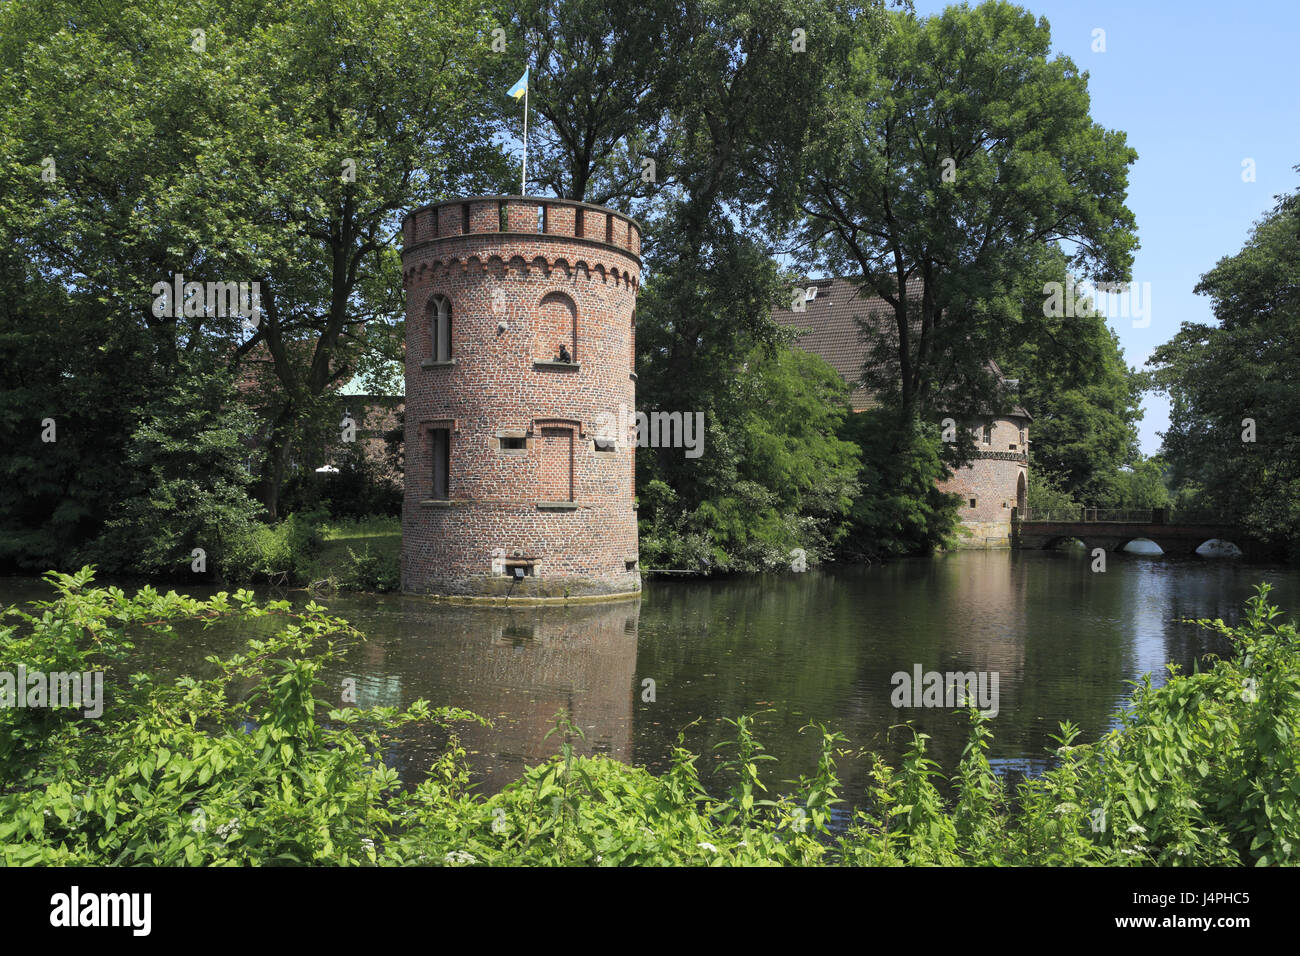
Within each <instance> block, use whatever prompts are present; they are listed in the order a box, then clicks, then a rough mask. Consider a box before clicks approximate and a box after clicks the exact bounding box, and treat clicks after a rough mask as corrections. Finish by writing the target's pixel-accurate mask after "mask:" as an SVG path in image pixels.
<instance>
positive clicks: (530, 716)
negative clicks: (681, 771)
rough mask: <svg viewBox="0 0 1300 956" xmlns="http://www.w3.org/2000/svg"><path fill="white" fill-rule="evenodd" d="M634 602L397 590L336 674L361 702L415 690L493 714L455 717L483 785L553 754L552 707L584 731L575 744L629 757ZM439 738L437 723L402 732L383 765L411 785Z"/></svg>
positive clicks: (407, 698)
mask: <svg viewBox="0 0 1300 956" xmlns="http://www.w3.org/2000/svg"><path fill="white" fill-rule="evenodd" d="M640 608H641V602H640V600H632V601H620V602H614V603H607V604H585V605H571V606H560V607H543V606H521V607H514V608H494V607H459V606H455V605H433V604H429V603H427V602H425V601H423V600H422V599H420V598H406V599H403V600H402V601H401V603H400V606H399V607H397V608H395V609H394V610H395V611H396V613H394V614H393V615H392V616H391V617H388V616H387V615H385V617H388V619H387V620H386V621H385V622H384V624H385V626H383V627H377V628H371V629H370V630H369V634H370V635H371V636H370V638H369V640H367V641H366V643H365V644H363V645H362V646H360V647H358V648H356V649H355V650H354V651H353V652H352V653H351V654H349V655H348V663H347V665H346V667H345V669H344V670H343V671H342V672H341V673H340V676H341V677H343V678H348V677H351V678H355V680H356V697H357V699H356V706H358V707H374V706H391V707H403V706H406V705H408V704H409V703H410V702H411V701H414V700H418V699H420V698H424V699H426V700H428V701H430V703H432V704H433V706H435V707H443V706H446V707H461V708H464V709H465V710H470V711H473V712H474V713H476V714H478V715H479V716H481V717H486V718H488V719H490V720H491V721H492V726H491V727H484V726H481V725H478V724H474V723H468V722H463V723H462V722H457V723H456V724H454V725H453V730H454V732H455V733H456V734H457V735H458V736H459V738H460V740H461V743H462V744H463V745H464V747H465V750H466V751H467V753H468V756H469V765H470V768H471V770H472V771H473V782H474V783H476V784H477V785H478V787H479V792H482V793H494V792H496V791H497V790H499V789H501V788H502V787H503V786H505V785H506V784H508V783H510V782H511V781H513V780H515V779H517V778H518V776H519V775H520V774H521V773H522V772H523V770H524V768H525V767H527V766H530V765H533V764H537V763H540V762H542V761H543V760H545V759H547V758H548V757H550V756H552V755H554V754H556V753H558V752H559V749H560V744H561V738H560V736H559V735H558V734H556V735H552V736H551V737H550V738H549V739H548V738H547V736H546V735H547V733H548V732H549V731H551V730H552V729H553V728H554V727H555V715H556V713H557V712H558V711H565V712H567V713H568V714H569V715H570V717H571V719H572V720H573V723H574V724H576V725H577V726H578V727H579V728H580V729H581V730H582V732H583V734H584V735H585V736H584V738H583V739H577V740H574V741H573V743H574V751H575V753H579V754H584V755H604V756H609V757H611V758H613V759H615V760H619V761H622V762H624V763H630V762H631V759H632V709H633V701H634V698H635V695H636V687H635V686H634V685H635V680H634V678H635V671H636V654H637V626H638V620H639V616H640ZM446 740H447V733H446V732H443V731H440V730H439V729H438V728H436V727H434V728H432V729H430V728H428V727H422V728H420V729H418V730H413V731H411V732H407V733H403V735H402V737H401V738H400V739H399V740H395V741H394V742H393V745H392V746H391V747H390V748H388V749H387V751H386V759H387V762H388V763H389V764H390V765H391V766H393V767H394V768H395V769H397V770H398V771H399V772H400V774H401V777H402V780H403V781H404V782H405V783H407V784H415V783H418V782H419V781H420V780H422V779H424V775H425V773H426V772H427V770H428V768H429V767H430V766H431V765H432V764H433V762H434V761H435V760H436V759H437V757H438V756H439V754H440V753H442V750H443V747H444V746H445V743H446Z"/></svg>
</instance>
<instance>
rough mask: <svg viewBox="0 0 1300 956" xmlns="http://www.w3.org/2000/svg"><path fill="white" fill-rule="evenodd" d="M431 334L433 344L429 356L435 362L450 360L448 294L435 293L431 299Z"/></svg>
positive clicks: (449, 305)
mask: <svg viewBox="0 0 1300 956" xmlns="http://www.w3.org/2000/svg"><path fill="white" fill-rule="evenodd" d="M429 335H430V340H431V344H432V348H431V349H430V353H429V357H430V358H431V359H432V360H433V361H435V362H450V361H451V302H450V300H448V299H447V297H446V296H441V295H435V296H434V297H433V298H432V299H431V300H430V301H429Z"/></svg>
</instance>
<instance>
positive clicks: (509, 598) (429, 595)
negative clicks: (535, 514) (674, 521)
mask: <svg viewBox="0 0 1300 956" xmlns="http://www.w3.org/2000/svg"><path fill="white" fill-rule="evenodd" d="M485 580H488V581H491V582H492V585H493V586H491V587H485V588H484V589H483V590H482V591H480V592H477V593H465V592H463V591H458V592H457V593H439V592H437V591H436V590H429V591H409V590H408V591H406V592H405V594H406V595H407V596H409V597H418V598H425V599H427V600H430V601H433V602H434V603H437V604H478V605H493V606H498V607H505V606H507V605H538V604H542V605H545V604H605V603H608V602H613V601H636V600H640V598H641V577H640V575H637V581H636V587H635V588H634V589H631V590H628V589H626V588H625V589H623V590H608V591H600V592H594V591H593V590H592V587H591V583H590V582H586V583H584V584H583V585H582V586H581V590H580V591H579V592H578V593H574V579H572V578H569V579H566V580H564V581H555V582H552V583H551V584H550V585H549V586H545V587H535V588H525V587H521V586H519V585H516V586H515V589H514V590H513V591H512V592H510V593H509V594H507V593H506V590H505V588H504V587H502V588H499V589H498V588H497V587H495V585H496V584H497V583H499V582H501V579H500V578H491V579H485ZM524 580H525V581H526V580H528V579H527V578H525V579H524ZM506 583H507V584H508V582H506ZM538 583H539V584H540V583H542V582H538Z"/></svg>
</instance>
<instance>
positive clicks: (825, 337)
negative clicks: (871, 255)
mask: <svg viewBox="0 0 1300 956" xmlns="http://www.w3.org/2000/svg"><path fill="white" fill-rule="evenodd" d="M813 287H816V289H817V294H816V296H814V297H813V298H811V299H809V300H808V301H807V307H806V310H805V311H803V312H795V311H793V310H791V309H789V308H781V309H775V310H773V312H772V318H773V319H775V320H776V321H777V322H778V323H779V324H781V325H784V326H788V327H790V328H803V329H809V330H810V331H808V332H806V333H805V334H804V335H801V336H800V337H799V338H798V339H797V340H796V343H795V344H797V345H798V346H799V347H800V348H801V349H803V350H804V351H806V352H811V353H813V354H814V355H819V356H821V357H822V358H823V359H825V360H826V363H827V364H828V365H830V366H831V368H833V369H835V371H837V372H839V373H840V377H841V378H843V379H844V381H846V382H848V383H849V384H850V385H851V386H853V391H852V394H851V395H850V397H849V402H850V404H851V405H852V406H853V410H854V411H855V412H860V411H863V410H865V409H868V408H876V407H878V406H879V405H880V402H879V401H878V400H877V398H876V396H875V394H874V393H873V392H871V391H870V390H868V389H866V388H863V387H861V386H860V385H858V384H857V383H858V382H860V381H861V380H862V378H863V370H864V368H865V366H866V362H867V358H868V352H869V347H870V346H869V342H868V339H867V336H868V335H871V334H872V332H871V330H874V333H875V334H877V335H880V336H884V337H885V338H886V339H888V340H889V341H891V342H897V335H898V332H897V328H896V326H895V320H894V307H893V306H891V305H890V304H889V303H888V302H886V301H885V300H884V299H882V298H880V297H878V296H872V295H870V294H868V293H867V292H866V291H865V290H863V289H860V288H859V287H858V286H857V285H855V284H854V283H853V282H851V281H849V280H848V279H845V278H840V277H837V278H832V279H803V280H800V282H799V283H798V285H796V286H795V288H804V289H810V288H813ZM908 293H909V294H910V295H913V296H919V295H920V294H921V285H920V281H919V280H916V279H913V280H912V281H911V282H909V283H908ZM864 323H865V325H866V326H867V329H866V330H864V329H863V324H864ZM994 371H995V373H996V374H997V375H998V377H999V378H1001V376H1002V373H1001V371H1000V370H998V369H997V366H996V365H995V366H994ZM1011 414H1012V415H1018V416H1021V417H1023V418H1026V419H1028V418H1029V417H1030V416H1029V413H1028V412H1026V411H1025V410H1024V409H1023V408H1020V407H1019V406H1017V407H1016V408H1014V409H1012V411H1011Z"/></svg>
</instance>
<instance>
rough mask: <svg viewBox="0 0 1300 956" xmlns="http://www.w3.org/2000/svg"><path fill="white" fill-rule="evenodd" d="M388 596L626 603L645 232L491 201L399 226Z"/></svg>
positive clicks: (415, 217)
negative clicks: (402, 419) (398, 412)
mask: <svg viewBox="0 0 1300 956" xmlns="http://www.w3.org/2000/svg"><path fill="white" fill-rule="evenodd" d="M402 238H403V248H402V272H403V283H404V285H405V287H406V493H405V498H404V501H403V507H402V589H403V590H404V591H410V592H417V593H429V594H440V595H448V596H462V597H480V598H497V599H499V598H502V597H507V596H508V597H509V598H511V599H515V598H559V599H566V598H581V597H599V596H614V595H626V594H632V593H636V592H638V591H639V590H640V588H641V575H640V571H639V570H638V554H637V528H636V511H635V510H634V507H633V495H634V487H633V484H634V456H635V454H636V448H635V425H632V426H631V430H630V429H629V415H630V414H634V413H635V409H636V402H635V394H636V385H635V382H636V374H635V370H634V355H635V352H634V337H635V331H636V329H635V322H636V318H635V308H636V290H637V286H638V284H639V283H640V278H641V258H640V253H641V229H640V227H639V226H638V225H637V223H636V222H635V221H634V220H632V219H630V218H628V217H627V216H624V215H622V214H620V213H618V212H615V211H613V210H611V209H606V208H604V207H602V206H593V205H588V204H586V203H580V202H573V201H569V200H562V199H541V198H533V197H528V196H524V197H519V196H514V197H510V196H487V197H482V198H477V199H467V200H455V201H451V202H442V203H436V204H434V205H430V206H423V207H421V208H419V209H416V210H415V211H413V212H411V213H409V214H408V215H407V216H406V219H405V220H404V221H403V223H402Z"/></svg>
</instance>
